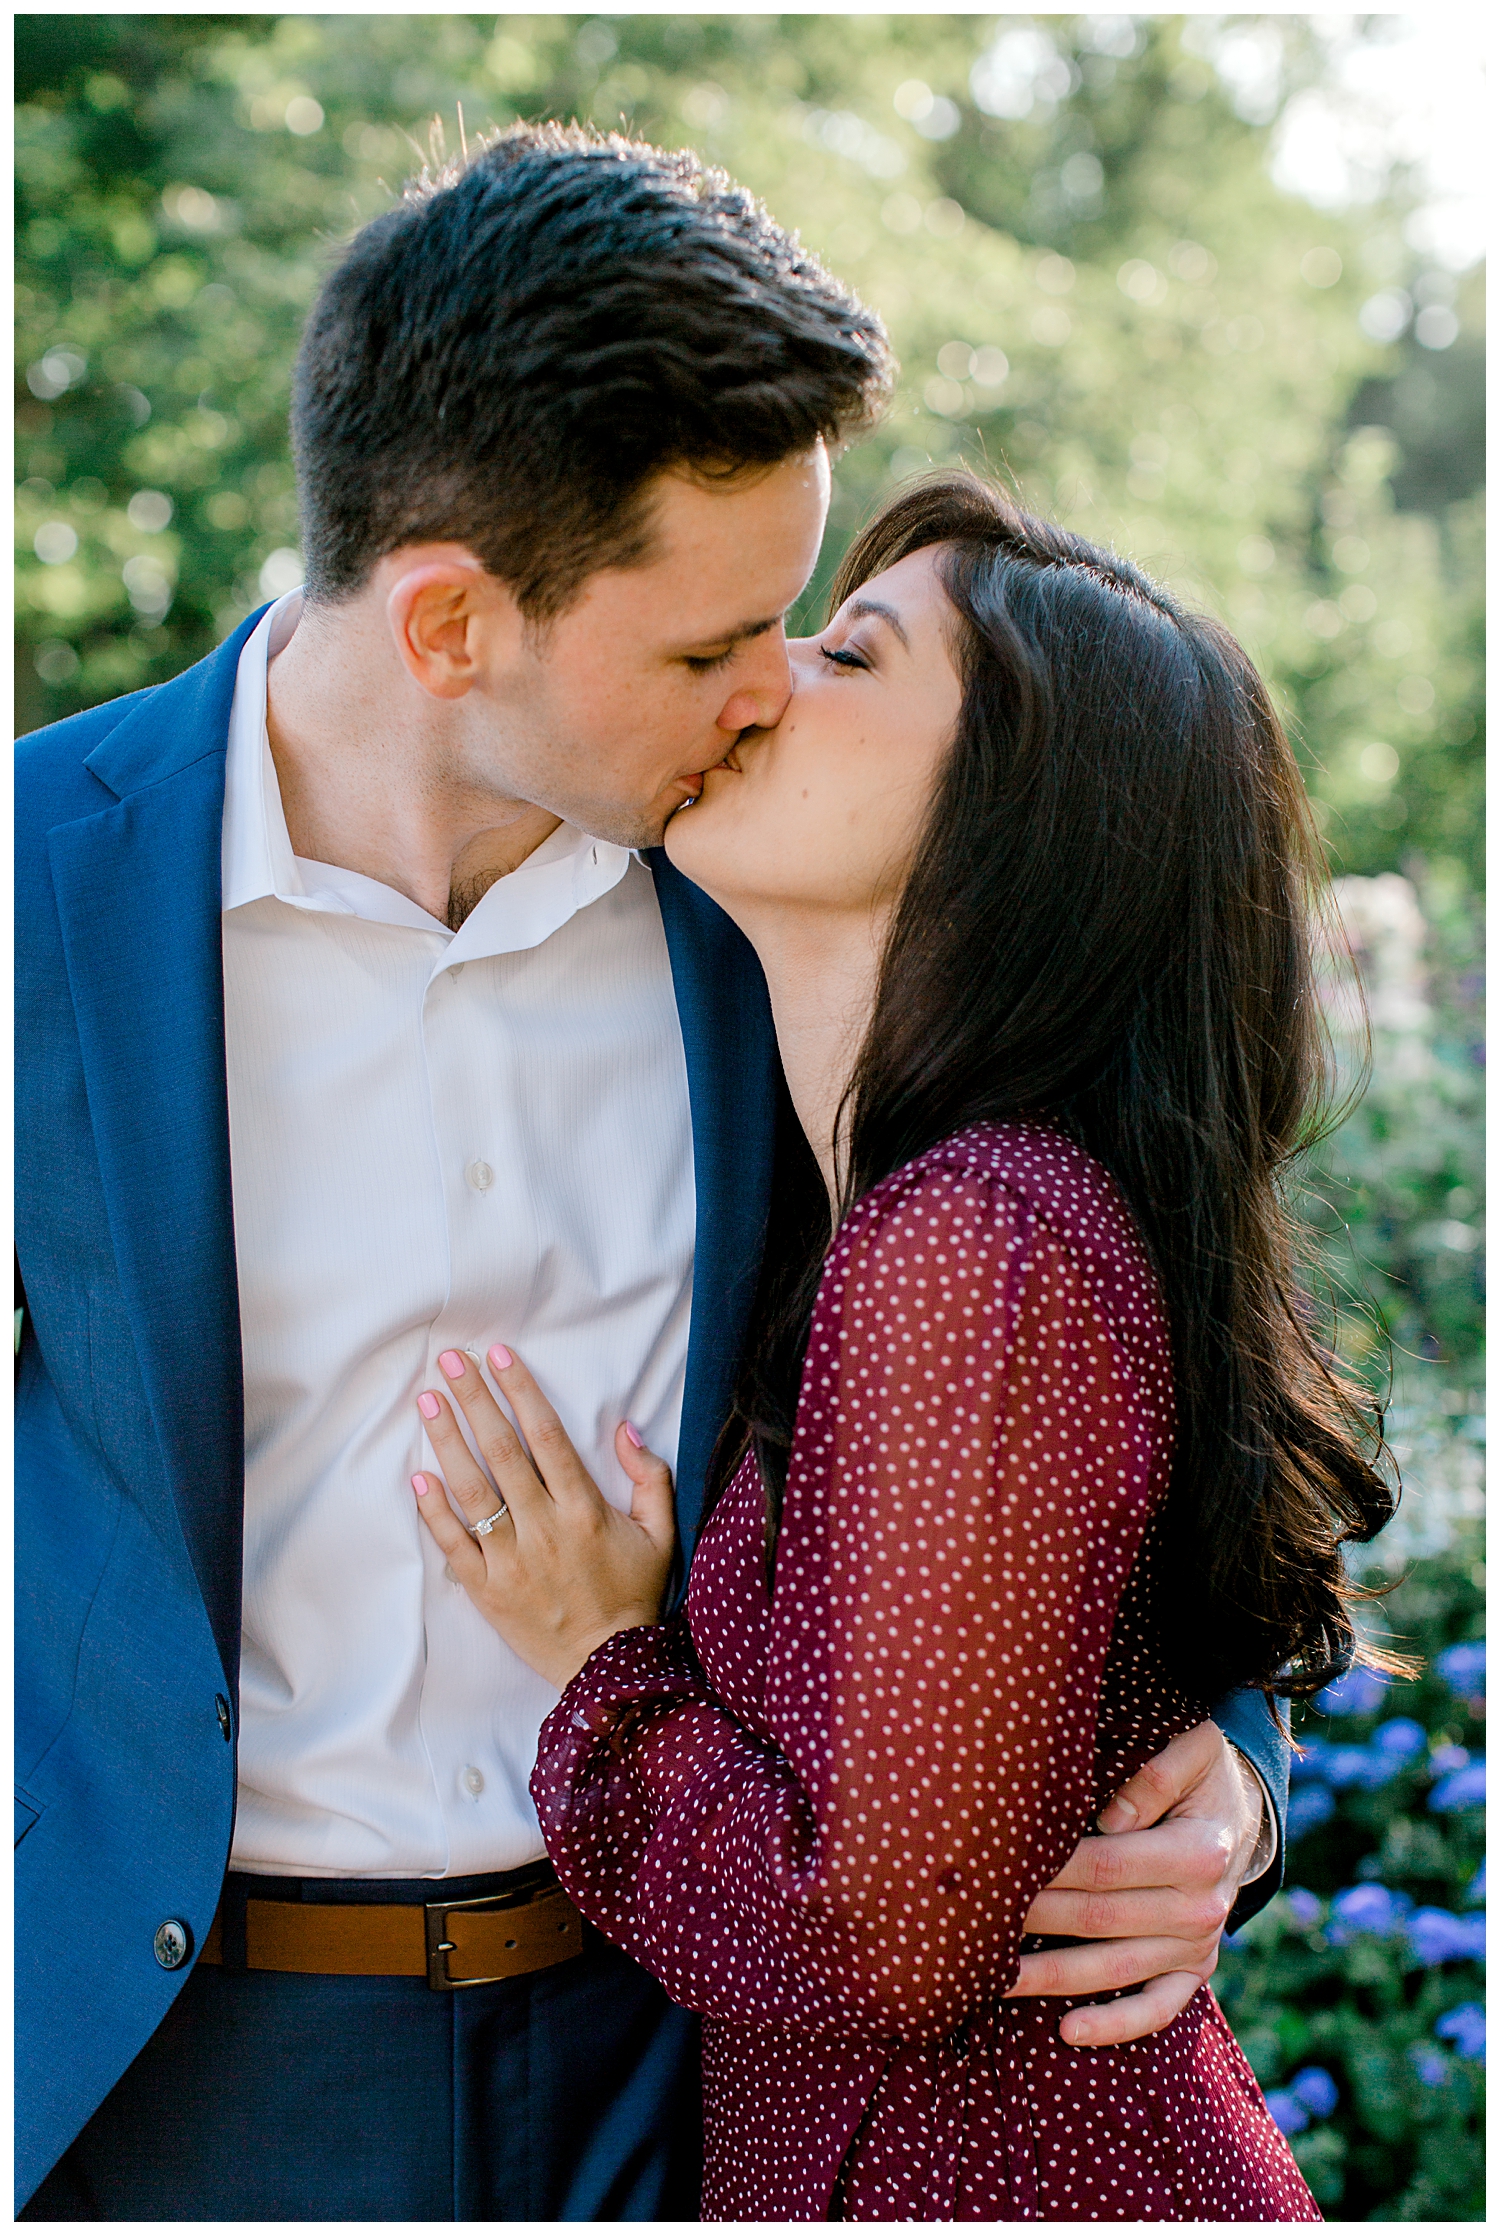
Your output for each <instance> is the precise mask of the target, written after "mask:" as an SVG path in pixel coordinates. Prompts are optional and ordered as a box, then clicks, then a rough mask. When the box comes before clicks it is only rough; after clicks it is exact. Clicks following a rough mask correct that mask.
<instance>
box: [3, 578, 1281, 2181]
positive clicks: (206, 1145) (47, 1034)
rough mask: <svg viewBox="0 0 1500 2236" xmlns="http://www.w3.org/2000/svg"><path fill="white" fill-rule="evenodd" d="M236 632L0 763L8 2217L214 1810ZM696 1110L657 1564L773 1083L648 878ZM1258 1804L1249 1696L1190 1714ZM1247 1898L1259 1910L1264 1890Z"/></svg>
mask: <svg viewBox="0 0 1500 2236" xmlns="http://www.w3.org/2000/svg"><path fill="white" fill-rule="evenodd" d="M257 618H258V616H252V617H251V619H250V620H248V621H246V622H245V623H244V624H243V625H242V627H241V628H240V629H238V630H237V631H236V632H235V634H234V635H233V636H232V637H230V638H229V639H228V641H227V642H226V643H225V644H224V645H222V646H221V647H220V649H219V650H218V651H217V652H215V653H214V654H212V655H211V656H210V657H209V658H208V659H207V660H204V661H203V662H201V663H200V664H199V665H198V666H197V667H195V668H192V669H190V670H189V671H188V672H187V673H186V674H184V675H181V676H179V677H177V678H176V679H175V680H174V681H173V682H171V683H168V684H164V685H162V686H161V687H160V688H159V689H156V690H151V691H144V692H140V693H137V694H135V695H134V696H133V697H130V698H126V699H119V700H116V701H115V702H113V703H112V704H111V705H108V706H103V707H97V708H94V709H93V710H91V711H90V712H87V713H84V714H80V715H75V716H73V717H72V719H71V720H69V721H66V722H62V723H58V724H57V725H55V726H54V727H53V728H51V729H47V730H41V731H38V732H36V733H35V734H34V735H33V736H31V737H29V738H26V739H24V740H23V741H22V743H21V746H20V749H19V756H18V780H17V782H18V790H17V806H16V833H17V852H18V867H17V880H16V905H17V938H16V951H17V1006H16V1045H17V1050H18V1056H19V1065H18V1070H19V1082H18V1091H17V1105H16V1164H17V1186H18V1208H17V1247H18V1251H19V1256H20V1263H21V1269H22V1273H23V1276H24V1279H25V1283H26V1290H27V1302H28V1312H27V1320H26V1327H25V1333H24V1338H23V1344H22V1351H21V1358H20V1362H19V1381H18V1389H17V1469H16V1506H17V1560H16V1573H17V1579H18V1601H19V1609H18V1647H17V1655H18V1660H17V1688H16V1690H17V1700H18V1734H17V1746H16V1771H17V1796H16V1837H17V1843H18V1849H17V1857H16V1896H17V1928H16V1962H17V2019H18V2026H17V2052H16V2071H17V2096H18V2126H17V2138H16V2173H17V2191H18V2202H21V2201H24V2200H25V2199H26V2198H27V2197H28V2196H29V2195H30V2194H31V2192H32V2191H33V2190H34V2189H35V2187H36V2186H37V2184H38V2183H39V2182H40V2181H41V2179H42V2177H43V2176H44V2175H45V2174H46V2172H47V2171H48V2169H49V2168H50V2167H51V2166H52V2164H53V2163H54V2162H55V2160H56V2159H57V2158H58V2157H59V2156H60V2155H61V2153H62V2152H63V2151H64V2150H65V2149H66V2148H67V2145H68V2144H69V2142H70V2141H71V2140H72V2138H73V2136H74V2135H75V2134H76V2133H77V2132H78V2130H79V2128H80V2127H81V2126H82V2125H83V2123H84V2122H85V2121H86V2120H87V2119H88V2117H89V2115H90V2114H91V2113H92V2112H93V2110H94V2109H95V2107H96V2106H97V2105H98V2104H99V2103H100V2101H101V2100H102V2099H103V2097H104V2096H105V2095H106V2094H107V2092H108V2091H109V2089H110V2088H111V2087H112V2086H113V2085H114V2083H115V2081H116V2080H117V2079H118V2078H119V2076H120V2074H121V2073H122V2072H123V2071H124V2070H125V2067H126V2066H127V2065H128V2064H129V2063H130V2062H131V2060H132V2059H133V2058H134V2057H135V2056H136V2054H137V2052H138V2051H139V2050H140V2049H141V2048H142V2046H143V2045H144V2043H145V2042H146V2041H147V2040H148V2039H149V2037H150V2036H151V2034H152V2033H153V2032H154V2031H155V2029H156V2027H157V2026H158V2025H159V2023H160V2022H161V2020H162V2018H163V2017H164V2015H165V2014H166V2012H167V2010H168V2008H169V2006H170V2004H171V2002H172V1999H173V1997H174V1995H175V1994H176V1992H177V1990H178V1989H179V1988H180V1986H181V1985H182V1982H183V1980H184V1978H185V1977H186V1974H187V1968H186V1967H183V1968H181V1969H179V1970H175V1971H165V1970H163V1969H162V1967H161V1966H160V1965H159V1964H158V1962H157V1961H156V1957H155V1955H154V1951H153V1940H154V1936H155V1934H156V1931H157V1928H158V1926H159V1925H160V1924H161V1923H162V1922H163V1921H164V1920H166V1919H167V1918H177V1919H180V1920H182V1921H184V1922H185V1923H186V1924H187V1926H188V1928H189V1930H190V1933H191V1934H192V1936H193V1938H194V1942H195V1945H196V1944H198V1943H201V1941H202V1939H203V1936H204V1934H205V1933H206V1931H207V1929H208V1926H209V1922H210V1920H211V1919H212V1917H213V1914H214V1909H215V1906H216V1904H217V1901H218V1896H219V1890H220V1885H221V1882H222V1879H223V1875H224V1869H225V1863H226V1859H227V1857H228V1853H229V1843H230V1834H231V1831H232V1827H233V1819H234V1791H235V1771H234V1763H235V1750H234V1745H233V1739H234V1734H235V1726H236V1722H237V1714H238V1707H237V1676H238V1669H239V1645H240V1635H239V1622H240V1608H239V1595H240V1556H241V1544H240V1529H241V1512H242V1504H243V1391H242V1382H241V1365H240V1339H239V1301H238V1289H237V1283H236V1275H235V1260H234V1229H233V1219H232V1212H231V1204H230V1168H229V1130H228V1112H227V1103H226V1094H225V1073H224V1017H223V990H222V979H221V962H220V955H221V949H220V885H219V860H220V832H221V823H222V816H223V803H224V756H225V746H226V741H227V733H228V720H229V709H230V703H231V700H232V698H233V695H234V683H235V672H236V666H237V662H238V658H239V653H240V648H241V646H242V645H243V643H244V640H245V638H246V636H247V635H248V634H249V632H250V630H251V628H252V627H253V626H254V623H255V620H256V619H257ZM653 868H654V874H655V877H656V889H657V897H658V900H659V902H660V905H661V911H662V920H663V924H664V926H665V930H666V937H667V945H668V949H669V952H670V955H671V962H672V971H673V978H674V982H675V986H676V992H677V1001H678V1010H679V1015H680V1018H681V1023H682V1034H683V1041H684V1045H685V1048H686V1054H687V1071H688V1084H689V1090H690V1094H691V1098H692V1123H693V1150H694V1158H695V1167H696V1174H697V1190H698V1230H697V1258H696V1264H695V1269H694V1276H693V1306H692V1320H691V1330H690V1340H689V1347H688V1365H687V1389H686V1396H685V1400H684V1409H683V1424H682V1434H681V1446H680V1454H679V1468H678V1506H679V1518H680V1522H681V1527H682V1535H683V1543H684V1547H685V1549H689V1550H690V1548H691V1545H692V1541H693V1537H694V1535H695V1532H696V1528H697V1524H698V1521H699V1518H700V1515H701V1509H702V1499H703V1481H704V1474H705V1470H706V1468H707V1464H708V1459H709V1455H710V1453H711V1451H712V1448H713V1443H714V1439H715V1436H716V1435H717V1432H718V1428H719V1425H720V1423H721V1422H722V1420H723V1418H724V1415H725V1413H726V1412H727V1410H728V1405H729V1400H730V1391H731V1387H732V1382H733V1377H734V1371H735V1365H736V1360H737V1356H738V1352H739V1348H740V1344H741V1340H742V1337H743V1334H744V1327H745V1320H746V1315H747V1313H748V1310H749V1306H750V1301H751V1296H752V1292H753V1284H754V1277H755V1271H756V1266H757V1261H758V1256H759V1251H760V1246H761V1235H762V1229H763V1222H764V1215H765V1206H766V1202H767V1198H768V1194H769V1188H770V1180H771V1165H772V1152H773V1137H774V1127H775V1082H776V1078H777V1061H776V1046H775V1036H774V1033H773V1030H772V1025H771V1016H770V1008H769V1004H768V1002H767V998H766V991H765V984H764V981H763V979H762V977H761V973H760V968H759V965H758V964H757V962H756V960H755V957H754V955H753V953H752V951H751V949H750V948H749V946H748V945H747V944H746V942H745V941H744V940H743V939H742V937H741V936H740V934H739V933H738V932H737V931H736V930H735V929H734V927H733V926H732V925H731V924H730V923H729V921H728V919H727V918H726V917H725V916H724V915H723V914H722V913H721V912H720V911H719V910H718V909H717V908H716V907H714V905H713V904H712V903H711V902H710V901H708V900H707V899H706V898H705V897H704V896H703V895H702V894H701V893H700V892H698V891H697V889H696V888H695V887H693V886H691V885H689V884H688V883H687V882H686V880H685V879H683V878H681V877H680V876H679V875H678V874H677V873H676V871H674V870H673V869H672V867H671V865H670V864H669V863H668V862H667V861H666V860H665V858H664V857H661V856H658V857H657V858H656V859H655V861H654V863H653ZM1218 1713H1219V1717H1220V1721H1221V1723H1223V1724H1224V1725H1225V1727H1226V1728H1228V1729H1231V1731H1232V1735H1233V1736H1234V1737H1235V1738H1236V1739H1237V1740H1238V1741H1239V1743H1240V1744H1241V1745H1242V1746H1243V1747H1244V1748H1245V1750H1246V1752H1247V1753H1249V1754H1250V1755H1251V1756H1252V1758H1253V1759H1254V1760H1255V1761H1256V1762H1257V1764H1258V1766H1259V1767H1260V1768H1261V1769H1262V1772H1263V1774H1264V1776H1265V1777H1266V1780H1267V1783H1268V1784H1269V1785H1270V1786H1271V1788H1272V1790H1273V1792H1276V1793H1277V1794H1278V1796H1279V1795H1281V1794H1283V1793H1284V1790H1285V1748H1284V1745H1283V1744H1282V1743H1281V1742H1280V1737H1279V1731H1277V1730H1276V1729H1275V1728H1274V1725H1273V1719H1272V1718H1271V1717H1270V1716H1269V1714H1268V1713H1267V1711H1266V1710H1265V1708H1264V1704H1263V1703H1261V1702H1260V1701H1259V1699H1258V1697H1257V1696H1254V1695H1236V1696H1235V1698H1234V1700H1233V1701H1232V1702H1230V1703H1226V1704H1225V1706H1224V1707H1223V1708H1222V1709H1221V1710H1220V1711H1219V1712H1218ZM1269 1891H1270V1882H1269V1880H1268V1881H1267V1882H1265V1883H1264V1888H1263V1890H1262V1889H1259V1888H1258V1889H1257V1892H1258V1893H1260V1894H1261V1899H1264V1895H1265V1894H1266V1893H1269Z"/></svg>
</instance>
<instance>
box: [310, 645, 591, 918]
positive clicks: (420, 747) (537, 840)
mask: <svg viewBox="0 0 1500 2236" xmlns="http://www.w3.org/2000/svg"><path fill="white" fill-rule="evenodd" d="M464 711H465V710H464V709H463V708H462V704H461V702H457V703H455V702H451V701H444V700H430V701H429V700H427V699H426V697H425V694H421V693H417V694H415V696H414V687H413V686H412V684H411V682H410V679H409V678H408V677H407V676H406V674H405V672H404V671H403V670H402V669H401V668H400V666H399V663H398V662H397V661H396V660H395V658H394V656H393V654H392V651H391V647H390V639H389V636H388V635H387V634H386V633H385V631H384V629H383V628H380V629H374V628H370V627H369V626H368V625H367V622H366V618H365V617H364V616H363V615H362V614H360V613H359V612H358V611H357V610H353V611H351V610H349V609H341V611H340V613H339V614H338V616H337V617H335V618H333V619H331V620H330V619H329V618H328V617H325V616H322V615H320V614H318V613H317V612H316V611H313V612H308V611H306V610H304V614H303V617H302V619H301V621H300V622H299V624H298V627H297V630H296V632H295V634H294V635H293V636H292V638H291V640H290V642H289V643H288V644H287V645H286V647H285V649H284V650H283V651H281V652H279V653H278V654H277V655H276V656H275V658H274V659H273V660H272V661H271V663H270V665H269V667H268V670H267V674H266V730H267V735H268V737H269V739H270V744H271V758H272V760H273V762H274V763H275V766H276V778H277V782H278V784H279V786H280V788H281V803H282V808H283V811H284V812H285V815H286V825H287V834H288V836H289V838H290V839H291V844H292V852H293V853H294V854H296V855H299V856H300V857H301V858H302V860H304V861H312V862H328V863H331V864H333V865H334V866H335V867H337V868H340V869H347V870H356V871H358V872H359V874H360V875H361V876H362V877H369V878H374V879H375V880H377V882H378V883H380V884H382V885H389V886H391V887H392V888H393V890H394V891H396V892H398V893H404V894H405V895H406V897H407V899H408V900H411V901H415V902H416V904H417V906H418V907H419V908H424V909H426V911H427V913H428V914H429V915H430V916H435V917H436V918H437V919H438V921H439V922H440V923H445V924H447V925H448V926H449V927H450V929H452V930H454V931H457V929H458V927H459V925H460V924H461V923H462V922H463V920H464V918H465V917H466V916H467V915H468V914H469V912H470V910H471V909H472V908H474V906H475V905H476V903H477V902H478V901H480V900H481V899H482V898H483V896H484V894H485V893H486V892H487V891H488V890H489V888H490V886H491V885H493V884H494V883H495V881H496V879H497V878H501V877H505V876H507V875H508V874H509V872H510V871H511V870H514V869H518V868H519V867H520V865H521V864H522V863H523V862H524V861H525V860H526V859H527V857H528V856H529V855H531V854H533V853H535V851H536V849H537V848H538V847H539V846H540V845H541V844H542V842H543V841H544V840H545V839H548V838H550V837H551V835H552V833H553V832H554V831H555V830H556V829H557V828H558V824H559V821H560V818H559V817H557V816H555V815H552V814H550V813H549V812H548V811H547V810H546V809H545V808H539V807H534V806H532V805H531V804H530V803H529V802H528V801H525V800H512V799H506V798H504V797H503V796H500V795H498V794H497V793H495V792H494V791H493V790H492V789H491V788H490V787H489V786H488V785H485V784H483V783H481V782H480V781H478V780H477V779H476V777H475V776H474V774H473V772H472V771H471V769H470V768H469V767H468V762H467V755H466V753H465V743H466V739H465V731H464Z"/></svg>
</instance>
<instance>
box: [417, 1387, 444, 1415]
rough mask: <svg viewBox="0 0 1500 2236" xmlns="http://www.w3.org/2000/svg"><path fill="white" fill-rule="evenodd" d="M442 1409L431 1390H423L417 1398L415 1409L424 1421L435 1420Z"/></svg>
mask: <svg viewBox="0 0 1500 2236" xmlns="http://www.w3.org/2000/svg"><path fill="white" fill-rule="evenodd" d="M442 1410H443V1409H442V1407H441V1406H440V1405H439V1404H438V1401H437V1399H436V1398H435V1397H434V1396H433V1394H432V1392H431V1390H424V1391H423V1392H422V1395H421V1396H420V1397H419V1398H418V1399H417V1411H418V1412H419V1413H420V1414H421V1416H422V1418H423V1420H424V1421H435V1420H436V1419H437V1417H438V1415H439V1413H441V1411H442Z"/></svg>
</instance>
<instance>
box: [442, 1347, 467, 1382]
mask: <svg viewBox="0 0 1500 2236" xmlns="http://www.w3.org/2000/svg"><path fill="white" fill-rule="evenodd" d="M438 1365H439V1366H440V1367H441V1368H442V1370H443V1372H444V1373H445V1374H446V1375H447V1377H448V1380H449V1381H450V1382H457V1381H458V1380H459V1378H460V1376H461V1375H462V1373H463V1370H464V1362H463V1358H462V1355H461V1354H460V1353H459V1352H457V1351H440V1352H439V1353H438Z"/></svg>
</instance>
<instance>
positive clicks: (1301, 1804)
mask: <svg viewBox="0 0 1500 2236" xmlns="http://www.w3.org/2000/svg"><path fill="white" fill-rule="evenodd" d="M1332 1815H1333V1795H1332V1794H1331V1793H1330V1792H1329V1791H1328V1788H1327V1787H1326V1786H1299V1787H1298V1788H1297V1790H1296V1792H1295V1793H1294V1794H1293V1795H1292V1797H1291V1799H1290V1801H1288V1803H1287V1805H1286V1837H1287V1843H1288V1845H1290V1844H1291V1842H1292V1841H1293V1840H1300V1839H1301V1838H1302V1835H1303V1834H1304V1833H1305V1832H1312V1831H1314V1830H1315V1829H1316V1827H1317V1826H1318V1825H1321V1824H1327V1822H1328V1820H1329V1818H1330V1817H1331V1816H1332Z"/></svg>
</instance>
